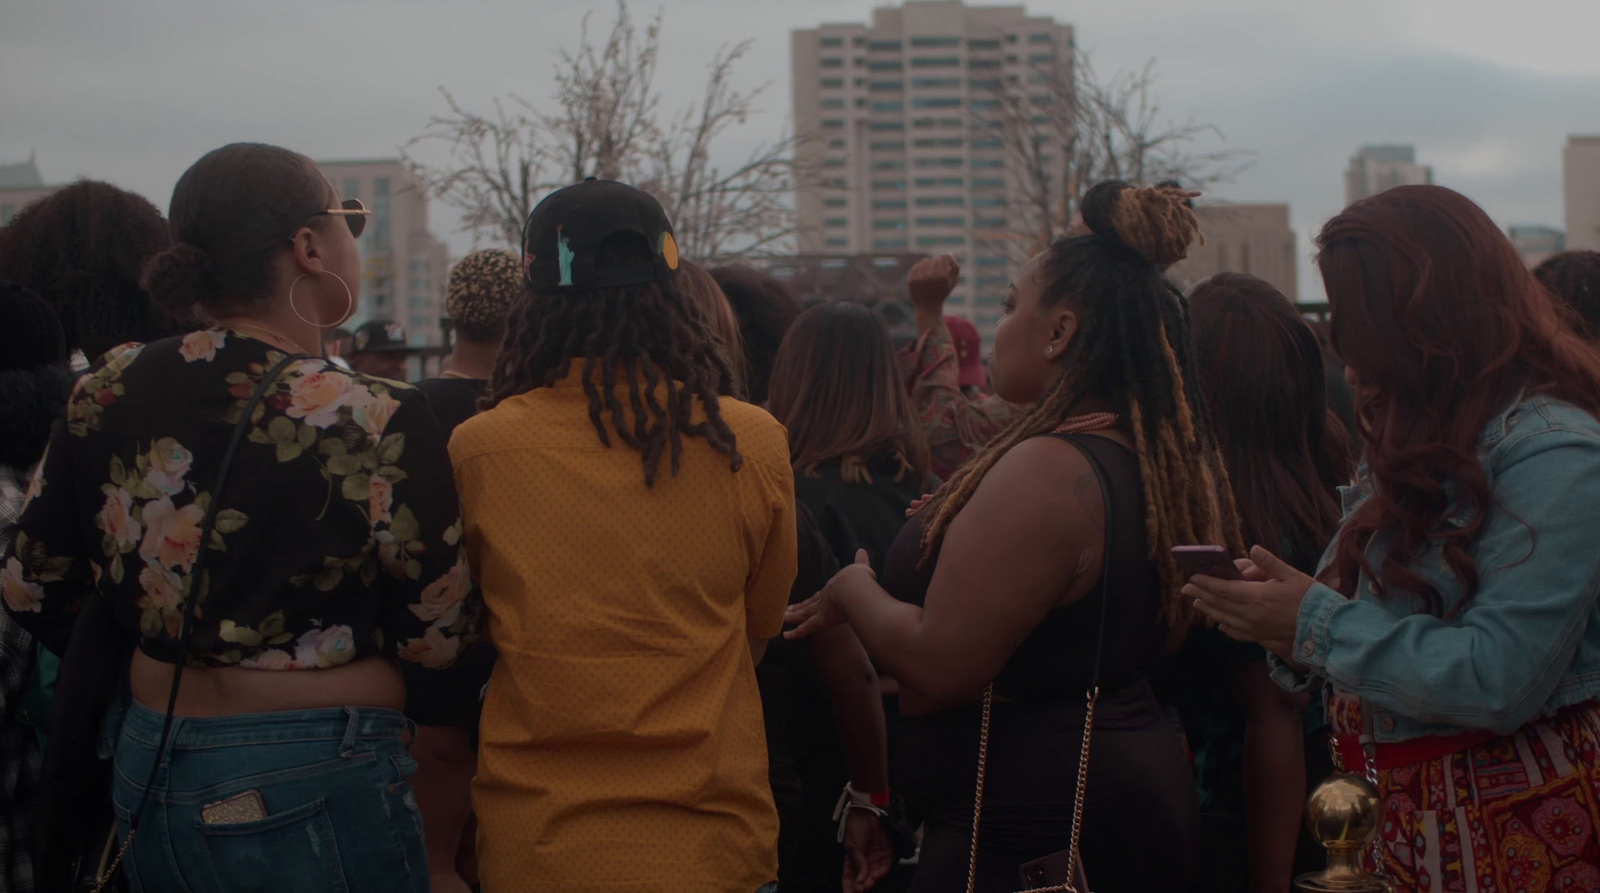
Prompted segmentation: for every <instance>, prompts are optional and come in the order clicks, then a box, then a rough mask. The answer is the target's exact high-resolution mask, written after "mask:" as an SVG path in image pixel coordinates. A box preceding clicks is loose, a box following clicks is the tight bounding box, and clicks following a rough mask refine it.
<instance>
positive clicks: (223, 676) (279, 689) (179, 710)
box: [129, 651, 406, 716]
mask: <svg viewBox="0 0 1600 893" xmlns="http://www.w3.org/2000/svg"><path fill="white" fill-rule="evenodd" d="M172 671H173V665H172V664H168V663H163V662H161V661H158V660H156V659H155V658H153V657H150V656H149V655H147V654H145V653H144V652H142V651H135V652H134V654H133V661H132V664H131V665H130V667H129V684H130V685H131V686H132V689H133V696H134V698H136V699H137V700H138V701H139V703H141V704H143V705H144V706H146V707H149V708H150V709H151V710H157V711H160V712H162V713H165V712H166V710H167V698H168V696H169V695H170V694H171V692H172ZM405 703H406V689H405V682H404V680H403V679H402V678H401V676H400V670H399V669H398V668H397V667H395V665H394V663H393V662H391V661H390V660H389V659H388V658H384V657H376V656H374V657H366V658H362V659H360V660H357V661H353V662H351V663H348V664H346V665H344V666H342V667H331V668H329V669H325V670H250V669H245V668H243V667H186V668H185V669H184V671H183V682H182V683H181V685H180V687H179V690H178V705H177V707H176V708H175V709H174V710H173V712H174V713H175V714H176V715H178V716H237V715H239V714H244V713H277V712H281V711H286V710H317V709H320V708H324V707H386V708H389V709H392V710H401V709H403V708H404V707H405Z"/></svg>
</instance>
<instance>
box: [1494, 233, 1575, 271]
mask: <svg viewBox="0 0 1600 893" xmlns="http://www.w3.org/2000/svg"><path fill="white" fill-rule="evenodd" d="M1506 235H1507V236H1508V237H1510V239H1511V244H1512V245H1513V246H1515V247H1516V249H1517V254H1520V255H1522V262H1523V263H1524V264H1526V265H1527V266H1528V267H1529V268H1530V269H1531V268H1533V267H1537V266H1538V265H1539V263H1540V262H1541V261H1543V260H1544V259H1545V258H1547V257H1549V256H1550V255H1552V254H1560V253H1561V252H1562V251H1565V250H1566V244H1567V238H1566V233H1564V232H1562V231H1561V230H1559V229H1556V228H1555V227H1553V226H1521V225H1517V224H1512V225H1511V226H1509V227H1507V228H1506Z"/></svg>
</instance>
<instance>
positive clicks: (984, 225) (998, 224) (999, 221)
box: [972, 217, 1006, 229]
mask: <svg viewBox="0 0 1600 893" xmlns="http://www.w3.org/2000/svg"><path fill="white" fill-rule="evenodd" d="M972 225H973V226H975V227H977V228H978V229H1005V225H1006V219H1005V218H1004V217H974V218H973V220H972Z"/></svg>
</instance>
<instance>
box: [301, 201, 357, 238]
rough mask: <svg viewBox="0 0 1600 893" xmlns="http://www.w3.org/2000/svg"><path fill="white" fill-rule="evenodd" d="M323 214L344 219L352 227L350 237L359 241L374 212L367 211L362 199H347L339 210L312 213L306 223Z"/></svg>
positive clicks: (331, 209) (341, 203)
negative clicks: (369, 217) (368, 219)
mask: <svg viewBox="0 0 1600 893" xmlns="http://www.w3.org/2000/svg"><path fill="white" fill-rule="evenodd" d="M323 214H332V215H334V216H336V217H343V218H344V222H345V225H346V226H348V227H350V235H352V236H355V237H356V238H358V239H359V238H361V233H362V231H363V230H365V229H366V228H367V217H368V216H369V215H371V214H372V212H371V211H370V210H368V209H367V206H366V205H363V204H362V203H361V199H359V198H347V199H345V200H344V201H342V202H340V203H339V207H337V208H329V209H327V210H326V211H312V212H311V213H310V214H308V215H306V222H308V223H309V222H310V221H311V218H312V217H320V216H322V215H323Z"/></svg>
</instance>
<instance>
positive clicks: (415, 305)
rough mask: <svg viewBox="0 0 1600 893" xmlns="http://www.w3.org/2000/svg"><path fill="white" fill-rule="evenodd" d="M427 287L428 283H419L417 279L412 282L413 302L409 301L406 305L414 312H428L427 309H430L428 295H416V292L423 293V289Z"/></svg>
mask: <svg viewBox="0 0 1600 893" xmlns="http://www.w3.org/2000/svg"><path fill="white" fill-rule="evenodd" d="M425 285H427V283H425V282H418V281H416V280H415V279H413V280H411V291H412V295H411V300H409V301H407V302H406V304H407V305H408V306H410V307H411V309H412V310H426V309H428V297H427V295H419V294H416V292H419V291H422V289H423V287H424V286H425Z"/></svg>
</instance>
